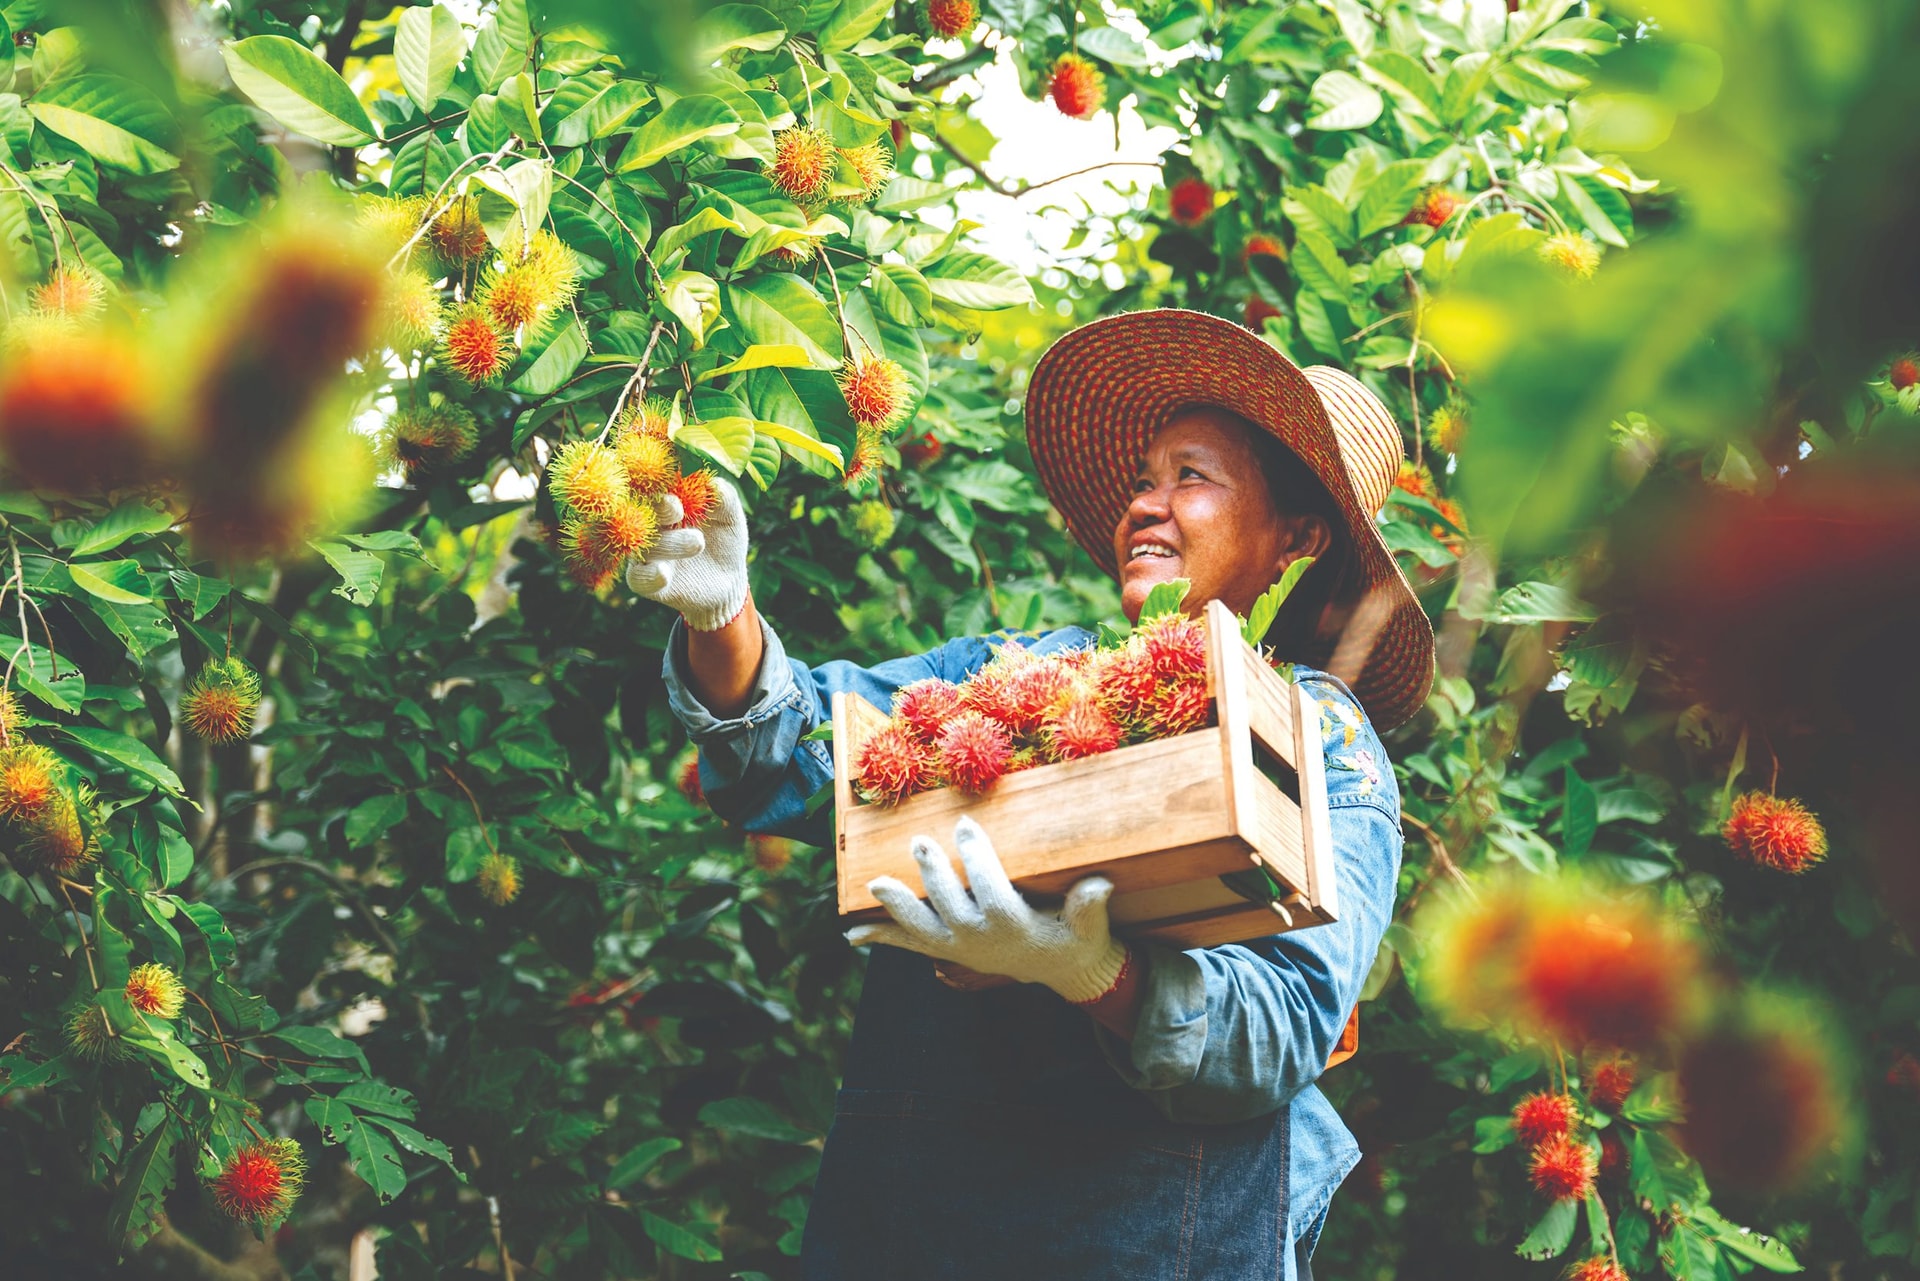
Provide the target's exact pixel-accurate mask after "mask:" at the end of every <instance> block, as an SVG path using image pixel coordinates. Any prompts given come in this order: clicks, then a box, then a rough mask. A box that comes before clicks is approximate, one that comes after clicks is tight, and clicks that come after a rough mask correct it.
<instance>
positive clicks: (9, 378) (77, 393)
mask: <svg viewBox="0 0 1920 1281" xmlns="http://www.w3.org/2000/svg"><path fill="white" fill-rule="evenodd" d="M24 324H25V322H24V321H22V322H18V323H17V324H16V326H15V328H16V329H19V328H21V327H22V326H24ZM146 375H147V361H146V359H145V357H144V355H143V354H142V352H141V350H140V349H139V348H138V347H137V346H136V345H135V344H134V343H133V342H131V341H129V340H128V339H127V338H126V337H124V336H123V335H121V334H120V333H119V332H118V331H117V330H113V329H91V328H89V329H80V328H76V327H72V326H68V325H66V324H64V323H63V324H62V325H60V326H59V327H57V328H48V329H47V331H46V332H44V333H38V334H36V335H34V337H33V338H32V339H31V341H29V342H28V343H26V344H25V345H23V346H20V347H18V348H16V349H14V350H13V351H11V353H10V354H9V355H8V356H7V358H6V359H5V360H4V361H0V457H3V458H4V462H5V465H6V470H7V471H8V472H10V473H11V474H12V476H13V477H14V478H15V480H16V481H17V483H18V484H20V485H21V486H23V487H25V488H30V489H36V490H47V491H52V492H55V493H61V494H91V493H98V492H101V491H103V490H107V489H114V488H117V487H119V486H122V485H126V484H130V483H133V482H135V481H137V480H139V479H141V478H143V477H144V476H146V475H147V473H148V472H149V470H150V469H151V465H152V462H153V457H154V454H155V452H156V447H157V443H158V441H157V436H158V432H157V429H156V426H155V420H154V417H153V407H154V388H153V386H152V384H151V381H150V380H149V379H148V378H147V376H146Z"/></svg>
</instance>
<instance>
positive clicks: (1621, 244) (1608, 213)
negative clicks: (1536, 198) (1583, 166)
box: [1560, 173, 1633, 249]
mask: <svg viewBox="0 0 1920 1281" xmlns="http://www.w3.org/2000/svg"><path fill="white" fill-rule="evenodd" d="M1560 190H1561V191H1563V192H1565V193H1566V197H1567V203H1568V204H1570V205H1572V206H1573V208H1574V212H1576V213H1578V214H1579V215H1580V220H1581V221H1582V222H1584V223H1586V224H1587V227H1588V229H1589V230H1591V231H1592V232H1593V234H1594V236H1595V238H1596V239H1598V240H1600V241H1602V242H1603V243H1605V244H1609V245H1614V246H1616V247H1618V248H1621V249H1625V248H1626V247H1627V232H1628V231H1630V230H1632V228H1633V206H1631V205H1629V204H1628V203H1627V198H1626V197H1625V196H1623V195H1621V194H1620V192H1619V190H1618V189H1616V188H1614V187H1611V186H1608V185H1607V184H1606V183H1605V182H1602V181H1601V180H1600V179H1598V178H1596V177H1594V176H1593V175H1592V174H1584V173H1583V174H1562V175H1561V177H1560Z"/></svg>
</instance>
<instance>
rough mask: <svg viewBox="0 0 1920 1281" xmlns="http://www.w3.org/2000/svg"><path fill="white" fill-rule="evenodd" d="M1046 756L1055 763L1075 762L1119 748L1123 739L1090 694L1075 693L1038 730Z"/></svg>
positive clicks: (1111, 720) (1056, 708) (1061, 703)
mask: <svg viewBox="0 0 1920 1281" xmlns="http://www.w3.org/2000/svg"><path fill="white" fill-rule="evenodd" d="M1040 732H1041V736H1042V738H1043V739H1044V740H1045V742H1046V745H1047V752H1048V754H1049V755H1051V756H1052V757H1053V758H1054V759H1055V760H1062V761H1075V760H1079V759H1080V758H1081V757H1083V756H1098V755H1099V754H1100V753H1101V752H1110V751H1112V750H1113V749H1114V748H1116V747H1118V746H1120V744H1121V742H1122V741H1123V740H1124V738H1125V735H1124V734H1123V733H1122V731H1121V729H1120V725H1119V723H1118V722H1117V721H1115V720H1114V719H1113V717H1111V716H1109V715H1107V709H1106V708H1104V707H1102V706H1101V705H1100V701H1099V699H1098V698H1097V697H1095V696H1094V695H1093V694H1092V693H1091V692H1090V691H1088V690H1085V689H1080V690H1076V691H1075V692H1073V693H1072V694H1070V695H1069V696H1067V697H1066V698H1065V699H1063V700H1062V701H1061V702H1060V703H1058V704H1057V705H1056V706H1055V707H1054V708H1053V709H1052V711H1050V712H1049V713H1048V714H1047V718H1046V721H1045V723H1044V724H1043V725H1042V726H1041V731H1040Z"/></svg>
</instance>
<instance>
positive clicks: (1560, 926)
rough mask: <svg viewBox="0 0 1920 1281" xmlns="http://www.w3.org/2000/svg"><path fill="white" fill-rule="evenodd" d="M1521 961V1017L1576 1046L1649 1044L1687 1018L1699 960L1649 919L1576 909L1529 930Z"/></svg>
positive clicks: (1517, 964)
mask: <svg viewBox="0 0 1920 1281" xmlns="http://www.w3.org/2000/svg"><path fill="white" fill-rule="evenodd" d="M1529 924H1530V928H1529V930H1528V935H1529V937H1528V938H1527V939H1526V941H1525V942H1524V943H1523V944H1522V945H1521V947H1520V948H1519V949H1518V953H1517V955H1516V956H1515V958H1514V971H1513V981H1514V983H1515V985H1516V987H1517V989H1518V994H1519V996H1520V999H1521V1001H1522V1002H1523V1004H1524V1009H1523V1010H1522V1011H1521V1013H1522V1017H1524V1018H1525V1019H1526V1020H1527V1021H1529V1022H1530V1023H1531V1024H1533V1025H1534V1026H1535V1027H1537V1028H1538V1029H1539V1030H1541V1031H1543V1032H1546V1033H1547V1034H1549V1035H1551V1036H1554V1037H1557V1038H1559V1039H1560V1040H1561V1041H1563V1042H1566V1043H1568V1044H1572V1045H1592V1044H1602V1045H1619V1046H1633V1047H1636V1048H1638V1047H1641V1046H1646V1045H1650V1044H1652V1043H1653V1042H1655V1041H1657V1040H1659V1039H1660V1038H1661V1037H1663V1036H1665V1035H1666V1034H1667V1033H1669V1032H1671V1031H1673V1030H1675V1029H1676V1028H1677V1027H1678V1026H1679V1024H1680V1023H1681V1021H1682V1019H1683V1017H1684V1015H1685V1014H1686V1013H1687V1012H1688V1011H1687V1005H1688V998H1689V996H1690V995H1691V982H1692V980H1693V978H1694V976H1695V975H1696V974H1697V973H1698V969H1699V961H1698V958H1697V956H1696V955H1695V952H1694V949H1693V947H1692V946H1691V945H1690V944H1688V943H1686V942H1685V941H1683V940H1682V939H1680V938H1679V937H1677V936H1676V935H1674V934H1673V933H1671V932H1670V931H1666V930H1663V929H1661V928H1660V926H1659V923H1658V922H1657V921H1655V920H1653V919H1651V918H1649V917H1641V918H1638V919H1628V918H1626V917H1621V918H1618V919H1609V918H1608V917H1606V916H1603V915H1602V914H1601V913H1599V912H1597V911H1596V912H1581V911H1580V910H1579V909H1578V908H1577V907H1574V908H1569V909H1564V910H1560V911H1553V912H1549V913H1547V914H1544V915H1542V916H1541V917H1538V918H1536V919H1535V920H1533V921H1532V922H1530V923H1529Z"/></svg>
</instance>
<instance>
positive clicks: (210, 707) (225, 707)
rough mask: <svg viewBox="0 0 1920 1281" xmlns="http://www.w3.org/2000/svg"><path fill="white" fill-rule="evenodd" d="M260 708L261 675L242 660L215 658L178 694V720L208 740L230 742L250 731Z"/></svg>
mask: <svg viewBox="0 0 1920 1281" xmlns="http://www.w3.org/2000/svg"><path fill="white" fill-rule="evenodd" d="M259 709H260V677H259V675H258V674H257V673H255V671H254V670H253V668H251V667H249V666H248V665H247V664H246V662H245V661H243V660H241V659H238V658H216V659H213V660H211V661H209V662H208V663H207V665H206V666H205V667H202V668H201V669H200V672H199V674H198V675H197V676H195V677H194V678H193V680H192V682H191V683H190V684H188V686H187V691H186V693H184V694H182V695H181V696H180V721H181V723H182V724H184V725H185V726H186V727H187V728H188V729H190V730H192V731H193V732H194V733H195V734H197V735H198V736H199V737H201V738H203V739H205V740H206V741H207V742H209V743H231V742H234V741H236V740H238V739H243V738H245V737H247V736H248V735H249V734H251V733H253V716H254V713H255V712H257V711H258V710H259Z"/></svg>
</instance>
